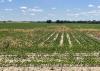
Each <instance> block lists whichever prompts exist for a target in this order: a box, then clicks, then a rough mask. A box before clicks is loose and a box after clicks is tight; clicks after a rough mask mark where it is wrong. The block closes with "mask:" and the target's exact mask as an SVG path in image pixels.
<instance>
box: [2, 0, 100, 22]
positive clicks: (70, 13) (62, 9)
mask: <svg viewBox="0 0 100 71" xmlns="http://www.w3.org/2000/svg"><path fill="white" fill-rule="evenodd" d="M48 19H50V20H57V19H59V20H100V0H0V20H5V21H6V20H13V21H45V20H48Z"/></svg>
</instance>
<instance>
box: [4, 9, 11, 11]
mask: <svg viewBox="0 0 100 71" xmlns="http://www.w3.org/2000/svg"><path fill="white" fill-rule="evenodd" d="M4 10H5V11H13V9H4Z"/></svg>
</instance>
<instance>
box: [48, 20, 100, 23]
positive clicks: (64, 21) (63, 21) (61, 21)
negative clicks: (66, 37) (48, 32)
mask: <svg viewBox="0 0 100 71" xmlns="http://www.w3.org/2000/svg"><path fill="white" fill-rule="evenodd" d="M46 23H87V24H88V23H92V24H100V21H96V20H91V21H90V20H89V21H69V20H56V21H52V20H47V21H46Z"/></svg>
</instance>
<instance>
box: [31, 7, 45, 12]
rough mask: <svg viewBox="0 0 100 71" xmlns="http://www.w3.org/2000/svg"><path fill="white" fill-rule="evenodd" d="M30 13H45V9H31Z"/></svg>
mask: <svg viewBox="0 0 100 71" xmlns="http://www.w3.org/2000/svg"><path fill="white" fill-rule="evenodd" d="M29 11H31V12H43V9H39V8H32V9H29Z"/></svg>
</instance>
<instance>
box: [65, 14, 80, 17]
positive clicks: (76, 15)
mask: <svg viewBox="0 0 100 71" xmlns="http://www.w3.org/2000/svg"><path fill="white" fill-rule="evenodd" d="M66 15H67V16H72V17H73V16H74V17H78V16H79V15H80V14H79V13H67V14H66Z"/></svg>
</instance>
